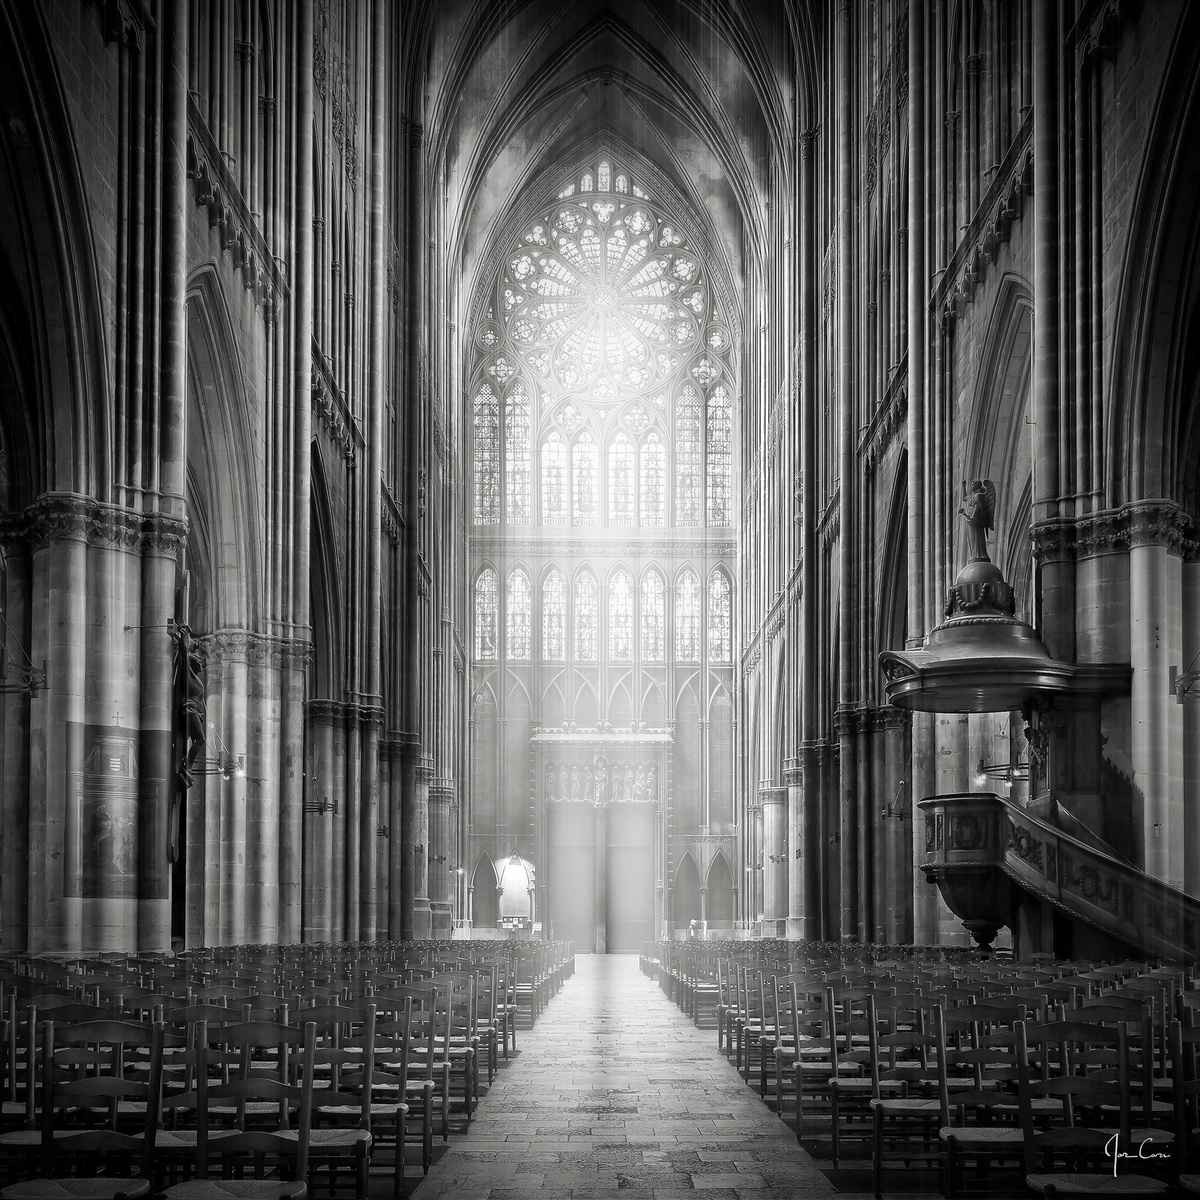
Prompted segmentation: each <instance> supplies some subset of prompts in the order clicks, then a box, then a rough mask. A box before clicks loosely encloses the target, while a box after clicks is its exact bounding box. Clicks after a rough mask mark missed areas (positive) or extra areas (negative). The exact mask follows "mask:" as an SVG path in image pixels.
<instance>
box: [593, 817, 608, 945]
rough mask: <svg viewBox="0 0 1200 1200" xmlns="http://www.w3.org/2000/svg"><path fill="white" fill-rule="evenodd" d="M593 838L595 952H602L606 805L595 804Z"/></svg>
mask: <svg viewBox="0 0 1200 1200" xmlns="http://www.w3.org/2000/svg"><path fill="white" fill-rule="evenodd" d="M593 811H594V813H595V824H594V829H595V839H596V843H595V845H596V852H595V854H593V855H592V862H593V863H594V864H595V866H594V869H593V876H592V895H593V896H594V897H595V901H596V907H595V914H596V924H595V929H596V935H595V947H594V948H595V952H596V953H597V954H604V953H606V951H607V949H608V806H607V805H604V804H596V805H595V806H594V808H593Z"/></svg>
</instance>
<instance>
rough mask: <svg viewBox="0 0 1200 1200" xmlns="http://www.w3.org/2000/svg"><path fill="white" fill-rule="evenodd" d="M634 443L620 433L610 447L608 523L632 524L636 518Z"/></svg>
mask: <svg viewBox="0 0 1200 1200" xmlns="http://www.w3.org/2000/svg"><path fill="white" fill-rule="evenodd" d="M633 476H634V461H633V443H632V442H630V440H629V438H628V437H626V436H625V434H624V433H618V434H617V436H616V437H615V438H613V440H612V444H611V445H610V446H609V448H608V523H609V524H610V525H632V524H633V518H634V491H633Z"/></svg>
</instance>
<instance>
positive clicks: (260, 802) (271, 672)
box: [231, 638, 281, 944]
mask: <svg viewBox="0 0 1200 1200" xmlns="http://www.w3.org/2000/svg"><path fill="white" fill-rule="evenodd" d="M247 684H248V688H249V695H248V700H249V705H248V711H247V714H246V723H247V735H248V740H247V743H246V745H245V747H244V748H243V747H231V749H233V750H236V751H237V752H239V753H240V752H242V751H243V749H244V753H245V755H246V780H245V794H246V809H247V811H246V845H245V855H246V926H245V939H246V941H248V942H251V943H256V944H257V943H263V942H274V941H278V939H279V831H280V802H279V793H280V779H279V772H278V764H279V761H280V754H279V742H280V730H281V720H280V716H281V712H280V709H281V703H280V687H281V647H280V646H279V644H278V643H277V642H275V641H274V640H273V639H271V638H252V639H251V640H250V644H249V673H248V677H247Z"/></svg>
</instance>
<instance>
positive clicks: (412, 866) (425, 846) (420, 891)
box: [404, 756, 433, 939]
mask: <svg viewBox="0 0 1200 1200" xmlns="http://www.w3.org/2000/svg"><path fill="white" fill-rule="evenodd" d="M432 777H433V765H432V763H431V762H430V760H429V759H428V758H426V757H424V756H422V757H420V758H419V759H418V761H417V762H416V763H415V764H414V770H413V773H412V791H411V793H410V794H409V796H408V798H407V800H406V803H405V805H404V857H405V861H406V863H407V864H408V871H407V878H408V881H409V886H410V887H411V889H412V890H411V893H408V892H406V895H405V901H406V907H410V911H411V913H412V916H411V921H412V925H411V927H410V932H409V935H408V936H410V937H413V938H418V939H419V938H428V937H430V936H431V935H432V927H433V926H432V915H431V912H430V908H429V783H430V780H431V779H432ZM409 894H411V897H412V898H411V901H409V899H408V896H409Z"/></svg>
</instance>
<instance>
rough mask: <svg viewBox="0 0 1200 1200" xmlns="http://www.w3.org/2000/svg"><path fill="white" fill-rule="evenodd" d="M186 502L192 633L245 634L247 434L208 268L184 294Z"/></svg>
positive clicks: (232, 353) (221, 302) (257, 537)
mask: <svg viewBox="0 0 1200 1200" xmlns="http://www.w3.org/2000/svg"><path fill="white" fill-rule="evenodd" d="M187 332H188V336H187V392H188V420H187V489H188V491H187V501H188V511H189V514H190V515H191V517H192V521H193V526H194V528H193V532H192V534H191V554H190V556H189V562H190V563H191V564H193V565H194V566H195V567H197V568H203V570H204V572H205V573H204V574H199V573H197V572H195V571H194V572H193V577H192V596H193V602H194V603H195V604H196V605H197V606H198V609H199V611H201V612H203V613H204V614H205V615H204V619H203V620H202V621H201V622H200V625H198V626H197V628H200V627H203V628H205V629H206V630H208V631H212V630H217V629H248V628H251V627H253V626H254V625H255V623H256V621H257V619H258V617H259V614H260V613H261V608H262V591H261V589H262V581H263V573H262V571H263V563H262V556H261V553H260V550H259V547H260V545H261V542H262V513H261V509H260V505H259V494H258V492H257V490H256V489H255V487H254V482H253V481H254V478H255V470H254V465H253V464H252V463H251V462H250V461H249V454H250V448H251V447H252V446H253V444H254V441H253V438H252V435H251V429H250V419H249V410H248V402H247V397H246V384H245V377H244V375H243V373H242V365H241V356H240V354H239V353H238V349H237V342H236V340H235V338H234V336H233V332H232V324H231V321H230V318H229V312H228V309H227V307H226V302H225V298H224V294H223V292H222V290H221V284H220V281H219V279H218V277H217V273H216V270H215V269H214V268H212V267H205V268H203V269H201V270H200V271H198V272H197V273H196V274H195V275H194V276H193V277H192V279H191V281H190V283H189V286H188V293H187Z"/></svg>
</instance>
